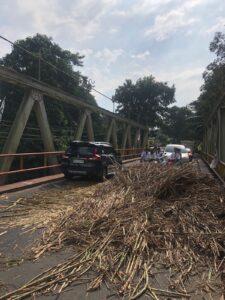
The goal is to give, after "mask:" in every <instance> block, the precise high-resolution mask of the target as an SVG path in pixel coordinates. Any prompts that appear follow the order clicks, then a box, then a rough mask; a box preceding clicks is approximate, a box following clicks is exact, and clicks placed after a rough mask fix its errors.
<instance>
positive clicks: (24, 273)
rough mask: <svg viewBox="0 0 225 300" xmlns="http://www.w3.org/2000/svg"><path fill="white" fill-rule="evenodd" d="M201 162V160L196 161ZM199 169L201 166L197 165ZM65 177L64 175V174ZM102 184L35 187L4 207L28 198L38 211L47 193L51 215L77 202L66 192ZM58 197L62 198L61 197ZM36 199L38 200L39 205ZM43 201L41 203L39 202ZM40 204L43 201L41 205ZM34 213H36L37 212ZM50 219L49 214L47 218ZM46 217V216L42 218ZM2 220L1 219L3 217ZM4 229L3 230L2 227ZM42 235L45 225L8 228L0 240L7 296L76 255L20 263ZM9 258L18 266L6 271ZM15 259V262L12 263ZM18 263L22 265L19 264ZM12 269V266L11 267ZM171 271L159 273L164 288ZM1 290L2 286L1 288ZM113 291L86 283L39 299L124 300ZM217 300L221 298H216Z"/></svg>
mask: <svg viewBox="0 0 225 300" xmlns="http://www.w3.org/2000/svg"><path fill="white" fill-rule="evenodd" d="M196 162H197V160H196ZM198 163H199V164H198V166H199V167H200V169H201V171H202V172H204V173H208V174H209V173H210V171H209V169H208V168H207V167H206V166H205V164H204V162H203V161H201V160H199V161H198ZM196 166H197V164H196ZM61 176H62V175H61ZM97 185H98V183H96V182H89V181H79V180H72V181H65V180H61V181H56V182H54V184H48V185H45V186H42V187H41V186H40V187H34V188H31V189H29V190H23V191H19V192H16V193H12V194H8V198H7V197H5V198H4V195H3V196H2V197H1V196H0V207H1V206H3V205H5V204H6V202H7V203H8V204H9V205H10V204H12V205H13V203H15V200H16V199H18V200H19V199H27V203H28V204H29V201H31V204H29V206H30V207H31V206H34V207H35V209H36V210H37V211H38V210H39V206H41V201H42V200H44V199H45V196H46V194H47V193H50V194H52V195H51V201H50V203H45V204H44V210H43V214H44V213H48V210H49V214H51V213H52V212H51V207H52V206H54V207H55V209H57V208H58V209H59V211H60V209H61V208H63V205H64V204H66V205H67V206H68V207H69V205H70V201H73V199H72V198H71V199H70V198H69V197H68V199H67V201H68V202H67V203H64V204H63V203H62V202H63V201H61V199H62V195H63V193H65V191H67V192H68V194H69V191H70V192H71V190H72V189H74V190H76V191H77V192H78V193H84V194H87V193H89V192H90V190H92V189H95V188H96V187H97ZM57 195H58V196H57ZM33 199H36V200H35V202H34V203H33V202H32V201H34V200H33ZM38 199H39V200H38ZM38 201H40V202H38ZM33 212H34V211H33ZM61 213H62V211H61ZM46 216H47V215H46ZM32 217H33V215H32V211H31V213H30V218H31V219H32ZM42 218H43V216H42ZM0 219H1V218H0ZM2 228H3V227H2ZM2 228H1V222H0V229H2ZM41 232H42V229H41V226H40V229H38V230H37V231H30V232H29V231H27V232H26V231H25V232H24V231H22V227H19V226H18V227H14V228H8V229H5V232H4V231H3V233H2V234H1V240H0V249H1V251H0V266H1V268H0V278H1V281H2V283H4V284H6V286H7V287H5V288H4V286H3V287H2V288H1V289H0V295H1V294H4V293H6V288H7V289H8V288H9V289H10V290H12V289H15V288H18V287H20V286H21V285H22V284H24V283H25V282H26V281H28V280H30V278H32V277H34V276H36V275H37V274H39V273H40V272H42V271H43V270H44V269H47V268H50V267H52V266H54V265H56V264H59V263H60V262H63V261H64V260H65V259H67V258H68V257H70V256H72V255H74V249H73V248H72V247H68V248H65V249H63V250H62V251H59V252H57V253H51V254H50V255H46V256H44V257H41V258H39V259H38V260H37V261H36V262H33V261H29V260H28V261H25V262H23V263H21V264H20V263H19V262H20V257H21V256H24V255H25V254H26V253H27V252H28V251H29V250H30V249H29V247H30V245H31V244H33V242H34V241H35V240H36V239H37V238H38V237H39V236H40V234H41ZM8 258H9V263H10V264H14V265H11V268H6V269H4V267H3V266H4V263H2V261H7V259H8ZM12 259H14V262H13V261H12ZM17 263H18V265H17ZM9 266H10V265H9ZM168 272H169V271H168V270H164V272H159V274H158V275H157V276H156V280H157V281H158V282H159V283H160V286H161V287H163V286H165V284H166V282H167V281H166V280H167V279H166V278H167V276H168ZM0 283H1V282H0ZM0 287H1V286H0ZM112 294H113V291H110V290H109V289H107V288H106V287H102V288H101V289H100V290H97V291H96V292H92V293H90V294H88V293H86V283H85V281H84V283H83V284H81V285H78V286H76V285H74V286H71V287H69V288H68V289H66V290H65V292H64V293H63V294H61V295H57V296H53V295H44V296H40V297H38V298H37V299H43V300H44V299H46V300H48V299H49V300H51V299H59V300H60V299H62V300H67V299H68V300H69V299H74V300H78V299H79V300H82V299H85V300H97V299H98V300H100V299H106V298H107V297H110V299H112V300H115V299H120V298H118V296H117V295H113V296H111V295H112ZM140 299H146V296H142V297H141V298H140ZM195 299H196V300H197V299H202V297H199V298H198V296H196V297H195ZM214 299H217V298H214Z"/></svg>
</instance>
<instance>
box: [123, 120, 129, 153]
mask: <svg viewBox="0 0 225 300" xmlns="http://www.w3.org/2000/svg"><path fill="white" fill-rule="evenodd" d="M128 136H129V137H128ZM128 140H130V141H129V142H131V139H130V126H129V125H128V126H127V127H126V129H125V132H124V136H123V141H122V149H123V150H122V155H123V154H124V149H125V148H126V145H127V142H128Z"/></svg>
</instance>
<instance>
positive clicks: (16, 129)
mask: <svg viewBox="0 0 225 300" xmlns="http://www.w3.org/2000/svg"><path fill="white" fill-rule="evenodd" d="M0 80H1V81H3V82H7V83H10V84H12V85H14V86H17V87H20V88H22V89H23V90H24V96H23V99H22V101H21V104H20V106H19V109H18V111H17V113H16V116H15V119H14V121H13V123H12V125H11V128H10V131H9V133H8V136H7V138H6V141H5V143H4V146H3V149H2V154H0V176H1V178H3V177H5V176H6V175H8V174H10V173H11V172H14V173H15V171H10V168H11V165H12V162H13V159H14V158H15V157H16V156H19V157H20V172H23V158H24V157H26V156H27V155H29V153H23V154H17V149H18V146H19V144H20V141H21V137H22V135H23V132H24V130H25V128H26V125H27V122H28V118H29V116H30V114H31V111H32V110H33V111H34V113H35V115H36V118H37V123H38V126H39V128H40V134H41V139H42V142H43V145H44V149H43V151H44V152H43V153H41V154H43V155H44V160H45V162H44V166H43V167H46V168H51V167H55V166H58V161H57V155H60V154H61V153H62V152H60V151H59V152H56V151H55V147H54V143H53V136H52V131H51V128H50V125H49V121H48V115H47V112H46V108H45V102H44V101H45V100H44V98H45V96H48V99H49V98H50V99H55V100H57V101H62V102H65V103H67V104H70V105H73V106H76V107H77V108H79V110H80V111H81V115H80V119H79V120H78V127H77V130H76V133H75V139H76V140H81V139H82V136H83V132H84V128H85V127H86V130H87V138H88V140H89V141H94V140H95V132H94V129H93V123H92V115H93V114H98V115H100V116H104V117H106V118H107V121H108V129H107V133H106V135H105V138H104V141H106V142H111V143H112V144H113V146H114V148H116V149H118V148H120V149H121V154H122V155H126V156H132V155H133V154H135V153H136V154H137V150H135V149H139V148H141V147H143V146H144V145H146V143H147V138H148V128H147V127H145V126H143V125H141V124H138V123H136V122H134V121H132V120H129V119H126V118H123V117H121V116H119V115H118V114H115V113H112V112H110V111H108V110H106V109H103V108H101V107H98V106H94V105H90V104H88V103H85V102H84V101H82V99H78V98H76V97H75V96H73V95H71V94H68V93H66V92H65V91H62V90H61V89H57V88H55V87H52V86H50V85H48V84H45V83H43V82H40V81H38V80H36V79H34V78H32V77H29V76H25V75H23V74H20V73H18V72H16V71H14V70H12V69H9V68H6V67H2V66H0ZM47 101H49V100H47ZM121 124H122V125H123V137H122V143H121V145H118V125H120V126H121ZM127 149H129V150H127ZM28 152H29V149H28ZM30 154H32V153H30ZM36 155H39V153H36ZM43 167H42V168H43ZM3 181H4V180H1V182H3Z"/></svg>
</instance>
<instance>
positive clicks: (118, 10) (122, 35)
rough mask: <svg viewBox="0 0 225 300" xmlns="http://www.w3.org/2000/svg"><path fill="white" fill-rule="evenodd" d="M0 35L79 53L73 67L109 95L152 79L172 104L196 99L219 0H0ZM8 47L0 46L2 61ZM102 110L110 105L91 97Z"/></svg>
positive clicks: (222, 13)
mask: <svg viewBox="0 0 225 300" xmlns="http://www.w3.org/2000/svg"><path fill="white" fill-rule="evenodd" d="M0 4H1V9H0V35H2V36H4V37H6V38H8V39H9V40H11V41H16V40H18V39H24V38H26V37H28V36H33V35H35V34H36V33H41V34H46V35H47V36H51V37H52V38H53V41H54V42H55V43H57V44H59V45H60V46H61V47H62V48H63V49H67V50H70V51H71V52H75V53H76V52H79V53H81V54H83V55H85V57H84V59H83V63H84V66H83V67H82V68H79V71H81V73H82V74H84V75H86V76H88V77H89V78H90V79H91V80H92V81H93V82H94V83H95V88H96V89H97V90H99V91H101V92H102V93H104V94H106V95H107V96H108V97H112V96H113V95H114V93H115V89H116V88H117V87H118V86H120V85H123V83H124V81H125V80H126V79H131V80H132V81H133V82H135V81H136V80H137V79H138V78H143V77H144V76H149V75H153V76H154V77H155V79H156V80H157V81H163V82H168V84H169V85H170V86H171V85H173V84H174V85H175V87H176V94H175V98H176V101H177V102H176V105H177V106H184V105H187V104H189V103H190V102H192V101H193V100H196V99H197V97H198V95H199V93H200V87H201V85H202V84H203V80H202V73H203V72H204V70H205V68H206V66H207V65H208V64H209V63H210V62H212V61H213V60H214V58H215V55H214V53H210V51H209V44H210V42H211V41H212V40H213V37H214V34H215V32H217V31H222V32H224V31H225V0H48V1H47V0H0ZM10 51H11V48H10V46H9V44H7V43H6V42H5V41H3V40H0V57H2V56H4V55H5V54H6V53H9V52H10ZM93 94H94V96H95V97H96V100H97V102H98V104H99V105H100V106H101V107H104V108H106V109H108V110H112V108H113V105H112V103H111V101H110V100H108V99H107V98H104V97H102V96H100V95H99V94H96V93H93Z"/></svg>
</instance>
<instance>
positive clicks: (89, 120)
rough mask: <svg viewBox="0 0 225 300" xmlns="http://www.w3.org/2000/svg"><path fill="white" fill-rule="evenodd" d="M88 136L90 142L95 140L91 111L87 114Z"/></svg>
mask: <svg viewBox="0 0 225 300" xmlns="http://www.w3.org/2000/svg"><path fill="white" fill-rule="evenodd" d="M87 134H88V140H89V141H90V142H92V141H94V140H95V137H94V130H93V124H92V118H91V112H90V111H88V112H87Z"/></svg>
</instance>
